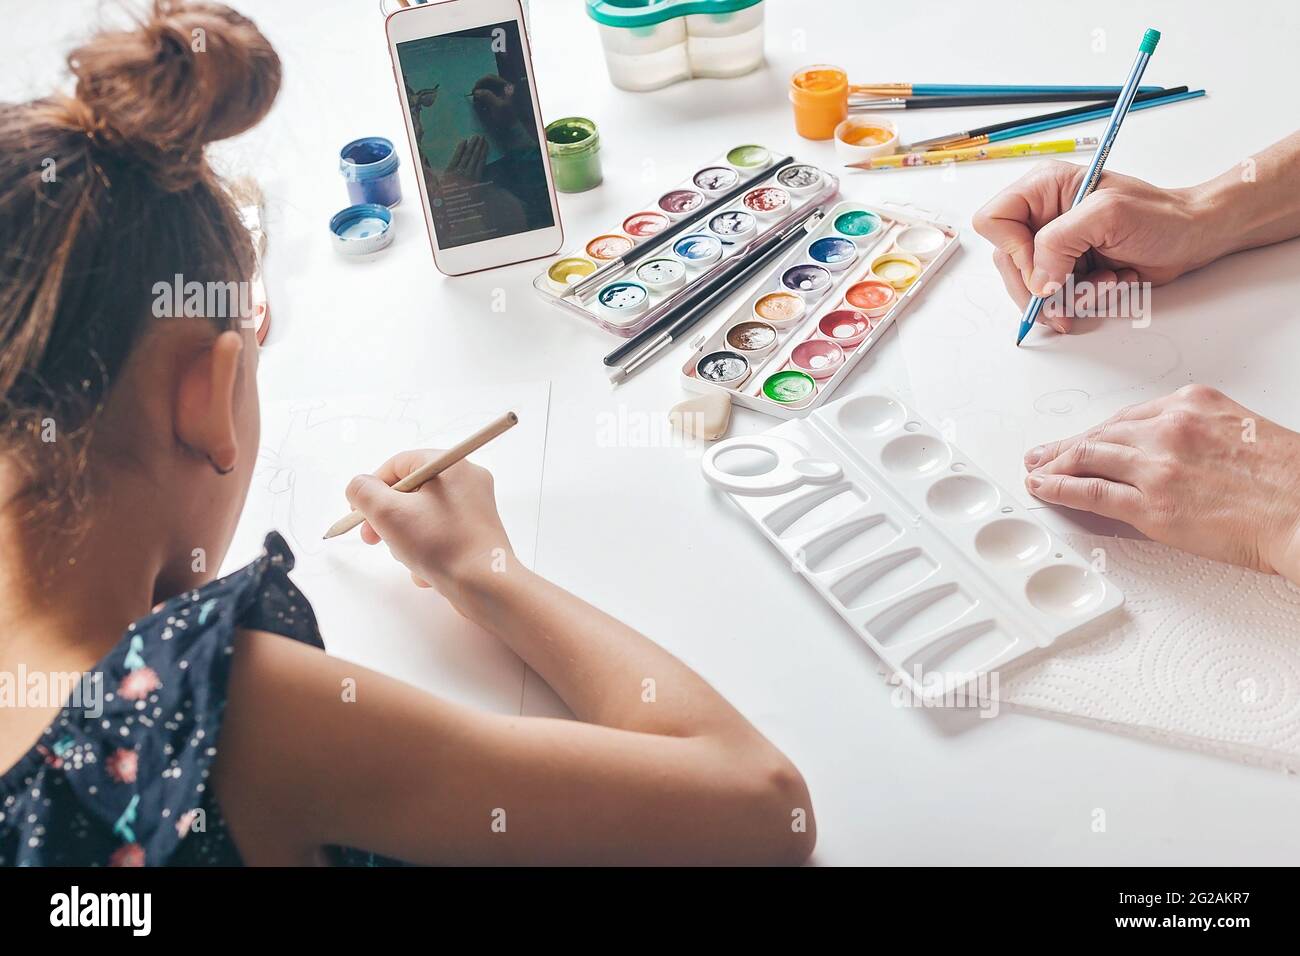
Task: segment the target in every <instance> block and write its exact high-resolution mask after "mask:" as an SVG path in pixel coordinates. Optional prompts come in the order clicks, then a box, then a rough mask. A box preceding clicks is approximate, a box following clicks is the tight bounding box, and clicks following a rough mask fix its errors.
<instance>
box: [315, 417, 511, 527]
mask: <svg viewBox="0 0 1300 956" xmlns="http://www.w3.org/2000/svg"><path fill="white" fill-rule="evenodd" d="M517 424H519V416H518V415H516V414H515V413H514V412H506V413H505V414H504V415H502V416H501V417H500V418H498V419H497V420H496V421H494V422H492V423H491V424H488V425H484V426H483V427H482V428H480V429H479V430H478V431H476V432H475V433H474V434H472V435H470V436H469V437H468V438H466V439H465V440H464V441H463V442H461V443H460V444H459V445H455V446H454V447H452V448H448V449H447V450H446V451H444V452H443V453H442V454H441V455H439V456H438V457H437V458H435V459H433V461H430V462H425V463H424V464H423V465H421V466H420V467H419V468H417V469H415V471H413V472H411V473H410V474H409V475H407V476H406V477H405V478H403V479H401V480H400V481H398V482H396V483H395V484H393V485H392V486H391V487H392V489H393V490H394V491H415V490H416V489H417V488H419V487H420V486H421V485H423V484H424V483H425V482H426V481H428V480H429V479H430V478H435V477H437V476H438V475H439V474H441V473H442V472H444V471H446V470H447V469H448V468H450V467H451V466H452V465H454V464H456V462H458V461H460V460H461V459H463V458H465V457H466V456H468V455H472V454H473V453H474V452H476V451H478V450H479V449H480V448H482V447H483V446H484V445H486V444H487V443H488V442H490V441H491V440H492V439H494V438H496V437H497V436H498V435H500V434H501V433H502V432H504V431H508V430H509V429H511V428H514V427H515V425H517ZM365 520H366V517H365V515H363V514H362V513H361V512H360V511H353V512H352V513H351V514H348V515H345V516H343V517H342V518H340V519H339V520H338V521H336V522H334V523H333V524H332V525H330V526H329V530H328V531H326V532H325V534H324V535H323V537H325V538H326V539H328V538H335V537H338V536H339V535H341V534H346V533H347V532H349V531H351V530H352V529H353V528H355V527H356V526H357V525H359V524H361V522H363V521H365Z"/></svg>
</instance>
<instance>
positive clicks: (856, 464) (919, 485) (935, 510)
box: [701, 393, 1124, 699]
mask: <svg viewBox="0 0 1300 956" xmlns="http://www.w3.org/2000/svg"><path fill="white" fill-rule="evenodd" d="M701 467H702V468H703V471H704V476H705V478H706V479H708V481H709V482H710V483H711V484H713V485H714V486H715V487H717V488H720V489H721V490H723V491H724V492H726V493H727V494H728V496H729V497H730V498H731V499H732V500H733V501H735V503H736V504H737V505H738V506H739V507H740V509H741V511H743V512H744V513H745V514H746V515H748V516H749V517H750V518H751V519H752V520H753V521H754V523H755V524H757V525H758V527H759V528H760V529H761V530H762V532H763V534H764V535H766V536H767V538H768V540H770V541H771V542H772V543H773V544H774V545H776V547H777V548H778V549H779V550H780V551H781V552H782V553H783V554H785V556H786V557H787V559H788V560H790V561H791V563H792V565H793V566H794V568H795V569H796V570H797V571H798V572H799V573H800V574H802V575H803V576H804V577H805V578H807V579H808V581H809V583H811V584H812V586H813V587H814V588H816V589H817V592H818V593H819V594H821V596H822V597H823V598H824V599H825V600H826V601H827V603H829V604H830V605H831V607H833V608H834V609H835V610H836V611H837V612H838V613H839V614H840V616H841V617H843V618H844V620H845V621H847V622H848V623H849V626H850V627H852V628H853V629H854V631H855V632H856V633H857V634H858V635H859V636H860V637H861V638H862V639H863V640H864V641H866V642H867V644H869V645H870V646H871V648H872V650H874V651H875V652H876V653H877V654H878V655H879V656H880V658H881V660H883V661H884V662H885V663H886V664H887V665H888V666H889V667H890V668H891V669H892V670H893V671H894V672H895V673H896V674H897V675H898V677H899V679H900V680H901V681H902V682H903V683H904V684H906V685H907V686H908V687H909V688H911V689H912V690H913V691H914V692H915V693H916V694H918V695H920V696H921V697H923V698H925V699H931V698H933V697H935V696H936V695H941V694H944V693H947V692H949V691H951V690H952V689H954V688H955V687H959V686H963V685H965V684H966V683H968V682H969V681H971V680H974V679H976V678H977V677H978V676H979V675H981V674H986V673H988V672H990V671H996V670H997V669H998V668H1000V667H1002V666H1004V665H1006V664H1008V663H1010V662H1011V661H1013V660H1015V659H1017V658H1019V657H1022V656H1024V655H1025V654H1028V653H1030V652H1031V651H1035V650H1038V649H1040V648H1044V647H1047V646H1049V645H1050V644H1052V643H1053V642H1054V641H1056V640H1058V639H1059V638H1061V637H1063V636H1065V635H1067V634H1069V633H1071V632H1072V631H1074V630H1076V629H1077V628H1080V627H1082V626H1083V625H1085V624H1087V623H1089V622H1091V621H1093V620H1095V619H1096V618H1098V617H1101V616H1102V615H1104V614H1109V613H1110V612H1112V611H1114V610H1115V609H1116V608H1118V607H1119V606H1120V605H1121V604H1123V603H1124V596H1123V594H1121V593H1120V591H1119V589H1118V588H1116V587H1115V586H1114V585H1113V584H1111V583H1110V582H1109V581H1107V580H1106V578H1105V576H1104V575H1102V574H1100V573H1099V572H1098V571H1096V570H1094V569H1093V568H1092V567H1091V566H1090V564H1089V563H1088V562H1087V561H1084V560H1083V559H1082V558H1081V557H1079V555H1078V554H1076V553H1075V552H1074V551H1072V550H1071V549H1070V548H1069V546H1068V545H1066V544H1065V543H1064V542H1063V541H1061V540H1060V539H1059V538H1058V537H1057V536H1056V535H1054V534H1053V533H1052V532H1051V531H1049V530H1048V529H1047V527H1046V526H1045V525H1043V524H1042V522H1040V521H1038V520H1037V519H1036V518H1034V517H1033V516H1032V515H1031V514H1030V513H1029V512H1028V511H1026V510H1025V509H1024V508H1022V507H1020V506H1019V505H1018V504H1017V503H1016V501H1015V500H1014V499H1013V498H1012V497H1011V496H1010V495H1008V494H1006V492H1004V491H1003V490H1002V489H1000V488H998V487H997V486H996V485H994V484H993V482H991V481H990V480H989V479H988V477H987V476H986V475H985V474H983V473H982V472H981V471H980V470H979V469H978V468H976V467H975V466H974V465H972V464H971V463H970V460H969V459H968V458H967V457H966V456H965V455H963V454H962V453H961V451H960V450H958V449H957V448H955V447H953V445H951V444H950V443H949V442H947V441H945V440H944V439H943V438H942V437H941V436H940V435H939V433H938V432H937V431H936V430H935V429H934V428H933V427H932V426H931V425H929V424H928V423H927V422H925V421H923V420H922V419H920V418H919V417H917V416H916V415H915V414H914V413H913V412H911V411H910V410H909V409H908V408H907V406H906V405H904V404H903V402H902V401H901V400H900V399H898V398H897V397H895V396H893V395H889V394H883V393H882V394H868V395H855V396H852V397H849V398H845V399H842V400H840V401H837V402H832V403H830V404H828V405H826V406H824V407H823V408H821V409H819V410H818V411H816V412H813V413H812V414H811V415H809V416H808V417H807V418H805V419H797V420H795V421H790V422H786V423H784V424H782V425H779V426H777V427H776V428H773V429H772V430H770V431H767V432H764V433H762V434H759V435H754V436H746V437H738V438H731V439H727V440H725V441H722V442H719V443H718V444H716V445H714V446H713V447H712V448H710V449H709V450H708V452H706V453H705V455H704V459H703V462H702V466H701Z"/></svg>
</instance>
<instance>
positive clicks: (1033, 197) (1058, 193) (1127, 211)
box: [973, 162, 1219, 332]
mask: <svg viewBox="0 0 1300 956" xmlns="http://www.w3.org/2000/svg"><path fill="white" fill-rule="evenodd" d="M1086 172H1087V168H1086V167H1084V166H1077V165H1074V164H1073V163H1062V162H1053V163H1046V164H1044V165H1042V166H1039V167H1038V168H1036V169H1034V170H1033V171H1032V172H1030V173H1029V174H1028V175H1026V176H1025V177H1024V178H1022V179H1020V180H1019V181H1018V182H1016V183H1014V184H1012V185H1011V186H1010V187H1008V188H1007V189H1006V190H1004V191H1003V192H1001V193H999V194H998V195H997V196H995V197H993V199H991V200H990V201H989V202H988V203H987V204H986V205H985V206H984V207H983V208H982V209H981V210H980V211H979V212H977V213H976V214H975V218H974V220H973V225H974V227H975V231H976V232H978V233H979V234H980V235H982V236H983V237H984V238H985V239H987V240H988V241H989V242H991V243H992V244H993V246H994V252H993V263H994V265H995V266H996V267H997V270H998V272H999V273H1000V274H1001V276H1002V281H1003V283H1005V285H1006V287H1007V292H1009V293H1010V294H1011V298H1012V299H1014V300H1015V302H1016V304H1017V305H1018V306H1019V307H1020V308H1022V309H1023V308H1024V307H1025V305H1026V304H1027V303H1028V302H1029V299H1030V296H1031V295H1051V294H1053V293H1054V292H1056V291H1057V290H1059V289H1060V288H1061V287H1062V286H1064V285H1065V279H1066V276H1067V275H1069V274H1074V276H1075V285H1076V289H1079V291H1080V292H1082V291H1083V289H1086V288H1091V291H1092V294H1093V295H1096V296H1098V297H1099V299H1100V297H1101V296H1104V295H1106V294H1107V287H1108V286H1110V285H1113V284H1115V283H1129V282H1136V281H1140V282H1151V283H1153V284H1155V285H1160V284H1162V283H1165V282H1169V281H1170V280H1172V279H1174V278H1176V277H1178V276H1180V275H1182V274H1183V273H1184V272H1188V271H1190V270H1192V269H1195V268H1198V267H1199V266H1202V265H1204V264H1205V263H1207V262H1209V261H1211V260H1213V259H1214V258H1216V256H1217V255H1218V254H1219V251H1218V250H1216V249H1214V248H1211V246H1210V240H1209V239H1208V238H1207V237H1208V236H1209V234H1210V233H1211V232H1212V231H1211V230H1207V229H1205V228H1204V226H1203V225H1201V223H1200V217H1201V215H1202V213H1201V211H1200V210H1201V200H1200V193H1199V192H1198V191H1197V190H1194V189H1159V188H1157V187H1155V186H1152V185H1151V184H1150V183H1146V182H1143V181H1142V180H1140V179H1134V178H1132V177H1131V176H1123V175H1120V174H1119V173H1103V174H1102V177H1101V181H1100V183H1099V184H1098V187H1097V189H1096V190H1095V191H1094V192H1093V193H1092V194H1091V195H1090V196H1088V198H1087V199H1085V200H1084V201H1083V202H1082V203H1080V204H1079V205H1078V206H1077V207H1075V208H1073V209H1072V208H1070V204H1071V203H1072V202H1073V201H1074V196H1075V193H1076V192H1078V189H1079V184H1080V183H1081V182H1082V181H1083V177H1084V175H1085V173H1086ZM1081 281H1082V282H1085V283H1087V285H1085V286H1083V287H1082V288H1081V287H1080V286H1079V283H1080V282H1081ZM1100 300H1101V301H1105V300H1104V299H1100ZM1047 311H1048V310H1046V309H1045V310H1044V312H1047ZM1051 311H1052V312H1053V313H1055V312H1058V311H1065V312H1068V311H1069V310H1051ZM1042 318H1043V320H1044V321H1045V322H1047V323H1048V324H1050V325H1051V326H1052V327H1053V328H1055V329H1056V330H1057V331H1058V332H1068V331H1070V327H1071V317H1070V315H1068V314H1050V315H1043V316H1042Z"/></svg>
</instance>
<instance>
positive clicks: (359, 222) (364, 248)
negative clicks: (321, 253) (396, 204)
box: [330, 202, 393, 256]
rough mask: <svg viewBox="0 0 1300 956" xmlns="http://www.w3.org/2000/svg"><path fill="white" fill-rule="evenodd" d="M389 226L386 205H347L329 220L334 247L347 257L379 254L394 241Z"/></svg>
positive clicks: (388, 211)
mask: <svg viewBox="0 0 1300 956" xmlns="http://www.w3.org/2000/svg"><path fill="white" fill-rule="evenodd" d="M392 223H393V214H392V212H391V211H390V210H389V208H388V207H387V206H381V205H379V204H378V203H373V202H366V203H359V204H357V205H355V206H348V208H346V209H344V210H341V211H340V212H336V213H335V214H334V215H333V217H332V218H331V219H330V233H331V235H333V237H334V248H335V249H337V250H338V251H339V252H341V253H343V254H344V255H347V256H364V255H367V254H369V253H371V252H378V251H379V250H380V249H383V248H385V247H386V246H387V245H388V244H389V243H390V242H392V241H393V230H392Z"/></svg>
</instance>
